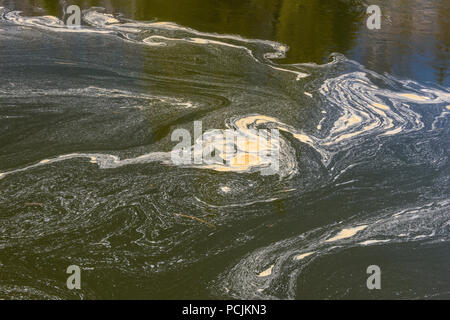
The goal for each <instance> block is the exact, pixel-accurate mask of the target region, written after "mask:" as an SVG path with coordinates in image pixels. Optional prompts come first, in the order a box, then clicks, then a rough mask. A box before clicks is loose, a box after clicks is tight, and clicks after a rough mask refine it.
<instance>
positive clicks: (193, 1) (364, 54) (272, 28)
mask: <svg viewBox="0 0 450 320" xmlns="http://www.w3.org/2000/svg"><path fill="white" fill-rule="evenodd" d="M67 4H78V5H80V6H81V7H82V8H83V9H86V8H90V7H92V6H99V7H104V8H106V10H107V12H109V13H122V14H124V15H125V16H126V17H129V18H132V19H136V20H152V19H158V20H159V21H172V22H176V23H178V24H180V25H184V26H188V27H192V28H194V29H197V30H201V31H206V32H217V33H229V34H238V35H241V36H245V37H247V38H255V39H268V40H275V41H278V42H281V43H284V44H287V45H288V46H289V47H290V51H289V53H288V55H287V58H286V59H284V60H283V62H284V63H297V62H316V63H323V62H325V61H326V60H327V59H328V56H329V54H330V53H332V52H339V53H342V54H345V55H346V56H347V57H348V58H350V59H353V60H356V61H358V62H360V63H361V64H363V65H364V66H366V67H368V68H370V69H372V70H375V71H377V72H379V73H383V72H388V73H391V74H394V75H396V76H399V77H400V78H410V79H416V80H420V81H433V82H437V83H440V84H441V85H448V83H449V80H448V75H449V71H448V68H449V65H448V64H449V61H450V51H449V49H450V32H449V30H450V26H449V21H450V2H449V1H447V0H434V1H423V0H393V1H381V0H373V1H363V0H314V1H311V0H306V1H304V0H227V1H219V0H213V1H205V0H188V1H178V0H109V1H106V0H103V1H101V0H100V1H83V0H73V1H67V0H65V1H56V0H47V1H45V0H34V1H27V0H21V1H8V0H0V5H3V6H6V7H8V8H12V9H17V10H24V12H26V13H27V14H37V15H41V14H44V13H45V14H50V15H54V16H57V17H62V11H63V10H62V8H63V6H65V5H67ZM371 4H378V5H380V7H381V8H382V13H383V19H382V28H381V30H377V31H370V30H368V29H367V28H366V23H365V20H366V19H367V15H366V13H365V10H366V7H367V6H368V5H371Z"/></svg>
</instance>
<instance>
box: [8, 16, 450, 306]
mask: <svg viewBox="0 0 450 320" xmlns="http://www.w3.org/2000/svg"><path fill="white" fill-rule="evenodd" d="M0 48H1V55H2V61H1V63H0V72H1V77H2V82H1V83H0V132H1V135H0V190H1V192H0V230H1V236H0V268H1V270H2V273H1V274H2V276H1V278H0V296H1V297H2V298H4V297H6V298H45V299H63V298H87V299H92V298H190V299H192V298H230V297H233V298H244V299H256V298H270V299H295V298H314V297H315V298H352V297H359V298H360V297H366V296H367V297H374V296H373V293H372V296H370V293H367V289H366V288H365V287H364V286H365V277H366V274H365V268H366V267H367V263H366V262H367V261H371V262H370V264H372V263H373V264H381V265H382V267H383V270H385V271H384V272H385V273H386V274H387V276H386V277H387V280H383V281H387V283H389V284H388V285H387V286H386V289H384V290H383V291H382V292H381V293H378V296H375V297H379V298H390V297H394V298H399V297H400V298H417V297H422V298H424V297H425V298H426V297H429V298H430V297H445V296H448V294H450V288H449V281H448V280H449V279H448V261H449V260H448V254H445V250H448V242H449V240H450V238H449V234H450V230H449V228H450V224H449V221H450V220H449V219H450V215H449V209H450V202H449V199H450V198H449V196H450V192H449V183H448V182H449V176H450V164H449V159H448V155H449V147H450V145H449V136H450V135H449V121H450V120H449V114H450V112H449V110H450V93H449V90H448V88H443V87H437V86H434V85H431V84H426V85H425V84H419V83H416V82H414V81H410V80H409V81H406V80H399V79H395V78H394V77H391V76H389V75H379V74H377V73H375V72H373V71H370V70H367V69H365V68H364V66H362V65H360V64H358V63H356V62H354V61H350V60H348V59H346V58H345V57H344V56H342V55H339V54H335V55H333V56H332V57H331V62H329V63H327V64H324V65H315V64H294V65H282V64H277V63H276V62H275V60H273V59H276V58H282V57H283V56H284V55H285V53H286V51H287V50H288V47H287V46H285V45H283V44H279V43H276V42H271V41H263V40H249V39H245V38H242V37H240V36H234V35H220V34H211V33H206V32H199V31H196V30H193V29H190V28H186V27H182V26H179V25H177V24H174V23H166V22H158V21H155V22H137V21H131V20H127V19H124V18H123V17H121V16H113V15H108V14H104V13H102V12H101V10H99V9H98V8H93V9H91V10H87V11H85V12H84V13H83V27H82V28H80V29H68V28H66V27H65V26H64V23H63V22H62V21H60V20H59V19H57V18H56V17H50V16H44V17H25V16H23V15H22V14H21V13H20V12H17V11H8V10H6V9H3V8H0ZM18 52H22V53H23V54H22V55H18ZM194 121H202V125H203V130H204V131H207V133H206V134H205V135H204V137H203V140H202V141H201V142H198V141H194V140H192V151H193V153H195V150H197V149H196V144H197V143H200V144H201V147H211V146H212V148H213V149H215V150H217V151H218V154H219V156H220V158H221V159H223V160H227V161H228V162H227V161H224V162H223V163H213V164H211V163H209V164H204V163H192V164H175V163H174V162H173V161H172V158H171V154H172V153H171V152H172V149H173V147H174V146H175V144H176V142H173V141H172V140H171V133H172V132H173V131H174V130H176V129H180V128H181V129H188V130H190V131H193V123H194ZM258 129H270V130H273V129H278V130H279V132H280V137H279V140H278V141H277V142H274V143H267V141H265V142H263V144H262V145H261V144H260V143H261V141H260V140H258V137H257V136H255V134H254V132H255V131H254V130H258ZM226 134H229V135H232V136H233V143H231V144H229V143H228V142H227V141H224V140H223V139H222V137H223V136H225V135H226ZM261 148H262V149H265V150H266V151H268V152H269V153H271V152H278V153H279V154H280V159H279V171H277V172H276V174H272V175H263V174H261V172H262V171H261V170H263V169H264V168H265V167H267V165H268V164H269V163H268V159H266V158H264V157H259V156H258V155H257V152H256V151H257V150H259V149H261ZM230 150H233V151H234V150H240V151H241V152H242V153H241V155H240V158H239V159H236V158H235V154H234V153H232V152H230ZM238 160H239V161H238ZM396 256H401V257H404V259H396V258H395V257H396ZM415 259H416V260H415ZM372 261H373V262H372ZM405 261H406V262H405ZM408 263H411V264H412V265H414V266H415V267H414V268H415V269H414V270H416V271H415V272H413V271H411V270H412V269H411V265H409V264H408ZM71 264H76V265H79V266H80V267H81V268H82V270H83V287H82V289H81V290H79V291H77V292H72V291H68V290H66V289H65V279H66V274H65V269H66V268H67V266H68V265H71ZM358 272H359V273H358ZM419 272H420V277H419V276H418V274H419ZM385 273H383V274H385ZM342 279H345V281H344V280H342ZM396 279H400V280H396ZM420 279H424V280H423V282H421V281H420ZM389 281H390V282H389ZM405 283H406V285H405ZM368 295H369V296H368Z"/></svg>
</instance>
